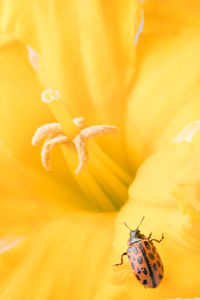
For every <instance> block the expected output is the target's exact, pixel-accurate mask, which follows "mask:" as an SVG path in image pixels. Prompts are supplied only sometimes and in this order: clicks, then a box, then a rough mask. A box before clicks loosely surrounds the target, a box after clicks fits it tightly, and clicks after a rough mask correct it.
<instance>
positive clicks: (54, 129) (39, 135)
mask: <svg viewBox="0 0 200 300" xmlns="http://www.w3.org/2000/svg"><path fill="white" fill-rule="evenodd" d="M61 133H62V127H61V126H60V124H59V123H49V124H45V125H42V126H41V127H39V128H38V129H37V130H36V132H35V134H34V136H33V138H32V145H33V146H35V145H36V144H37V143H38V142H39V141H40V140H41V139H43V138H44V137H46V136H48V137H49V138H51V137H53V136H55V135H58V134H61Z"/></svg>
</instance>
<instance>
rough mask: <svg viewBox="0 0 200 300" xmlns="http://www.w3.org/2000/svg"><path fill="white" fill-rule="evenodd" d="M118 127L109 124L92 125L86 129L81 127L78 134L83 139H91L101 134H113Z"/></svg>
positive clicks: (116, 131) (117, 130)
mask: <svg viewBox="0 0 200 300" xmlns="http://www.w3.org/2000/svg"><path fill="white" fill-rule="evenodd" d="M118 132H119V129H118V128H117V127H115V126H111V125H94V126H91V127H88V128H86V129H82V130H81V132H80V134H81V137H82V138H83V139H87V140H88V139H91V138H93V137H96V136H100V135H103V134H105V135H106V134H115V133H118Z"/></svg>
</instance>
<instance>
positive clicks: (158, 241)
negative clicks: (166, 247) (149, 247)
mask: <svg viewBox="0 0 200 300" xmlns="http://www.w3.org/2000/svg"><path fill="white" fill-rule="evenodd" d="M163 239H164V233H163V234H162V236H161V239H160V240H156V239H151V240H150V242H153V241H154V242H157V243H160V242H161V241H162V240H163Z"/></svg>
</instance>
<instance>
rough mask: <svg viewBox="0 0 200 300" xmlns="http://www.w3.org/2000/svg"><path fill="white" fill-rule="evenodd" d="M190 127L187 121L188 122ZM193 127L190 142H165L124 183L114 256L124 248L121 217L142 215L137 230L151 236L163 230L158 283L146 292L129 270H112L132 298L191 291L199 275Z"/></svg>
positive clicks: (198, 143) (198, 171)
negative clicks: (126, 187)
mask: <svg viewBox="0 0 200 300" xmlns="http://www.w3.org/2000/svg"><path fill="white" fill-rule="evenodd" d="M191 128H192V130H193V127H191ZM199 147H200V138H199V132H198V133H197V134H196V135H195V136H194V137H193V138H192V140H191V142H187V141H184V140H183V141H182V142H180V143H179V144H174V143H172V144H169V145H168V146H167V147H166V149H163V150H161V151H159V152H157V153H156V154H154V155H153V156H151V157H149V158H148V159H147V160H146V161H145V162H144V163H143V165H142V166H141V167H140V169H139V171H138V173H137V176H136V179H135V181H134V182H133V184H132V185H131V187H130V190H129V195H130V199H129V201H128V203H127V204H126V205H125V206H124V207H123V208H122V210H121V212H120V213H119V215H118V217H117V221H116V235H115V239H114V246H115V251H116V254H115V255H116V256H118V259H119V257H120V253H123V252H124V251H126V243H127V240H128V236H129V234H128V231H127V228H126V227H125V226H124V225H123V222H124V221H126V222H127V223H128V224H129V226H130V227H131V228H133V229H134V228H136V227H137V225H138V224H139V222H140V220H141V218H142V216H145V220H144V222H143V224H142V225H141V226H140V230H141V231H142V232H143V233H144V234H145V235H147V236H148V234H149V233H150V232H151V231H152V232H153V237H154V238H158V239H159V238H160V237H161V234H162V233H164V234H165V239H164V240H163V241H162V243H160V244H156V247H157V249H158V251H159V253H160V256H161V258H162V260H163V263H164V270H165V275H164V279H163V281H162V283H161V285H160V286H159V287H158V288H157V289H156V290H155V292H154V291H152V290H148V293H146V292H145V291H144V290H143V289H141V287H140V286H138V282H137V280H136V279H135V278H134V277H133V276H132V274H131V270H130V268H129V269H128V267H127V268H126V269H122V268H121V269H119V272H118V274H114V275H113V283H114V284H116V285H125V286H126V287H127V289H128V290H129V292H130V293H136V294H137V297H138V299H151V298H152V299H155V300H156V299H168V298H176V297H182V298H185V297H186V298H187V297H195V296H196V295H198V292H199V286H200V279H199V276H198V270H199V268H200V255H199V246H200V241H199V234H200V231H199V228H200V223H199V221H200V202H199V182H200V168H199V162H200V160H199ZM186 282H187V284H185V283H186Z"/></svg>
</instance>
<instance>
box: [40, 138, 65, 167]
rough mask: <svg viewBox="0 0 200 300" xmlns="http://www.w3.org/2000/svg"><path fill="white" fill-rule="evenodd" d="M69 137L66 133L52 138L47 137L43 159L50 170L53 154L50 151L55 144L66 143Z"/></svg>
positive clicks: (42, 154) (43, 148) (43, 162)
mask: <svg viewBox="0 0 200 300" xmlns="http://www.w3.org/2000/svg"><path fill="white" fill-rule="evenodd" d="M67 141H68V138H67V137H66V136H64V135H60V136H56V137H54V138H52V139H50V140H49V139H47V140H46V141H45V142H44V144H43V147H42V151H41V160H42V164H43V166H44V168H45V169H46V170H47V171H48V172H49V171H50V170H51V156H50V153H51V151H52V149H53V147H54V146H56V145H61V144H66V143H67Z"/></svg>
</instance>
